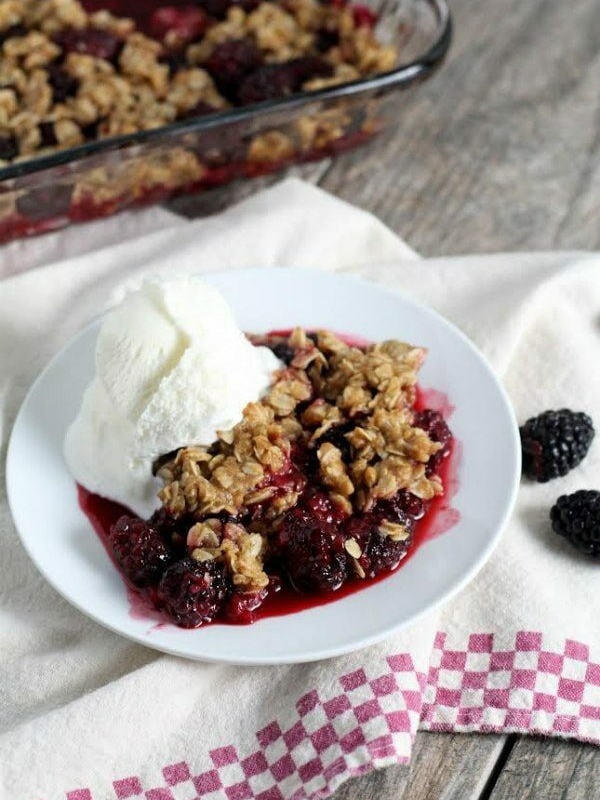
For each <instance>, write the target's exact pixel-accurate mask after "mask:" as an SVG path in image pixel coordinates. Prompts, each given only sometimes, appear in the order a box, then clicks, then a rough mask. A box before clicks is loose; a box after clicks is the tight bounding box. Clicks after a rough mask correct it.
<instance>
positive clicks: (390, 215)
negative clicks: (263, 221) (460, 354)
mask: <svg viewBox="0 0 600 800" xmlns="http://www.w3.org/2000/svg"><path fill="white" fill-rule="evenodd" d="M451 6H452V9H453V14H454V20H455V38H454V44H453V48H452V50H451V54H450V57H449V59H448V61H447V63H446V65H445V66H444V67H443V69H442V71H441V72H439V73H438V75H437V76H435V77H434V78H433V79H432V80H431V81H430V82H429V83H427V84H425V85H423V86H421V87H420V88H419V91H418V92H416V93H415V94H414V95H413V96H410V97H409V99H408V100H407V102H406V104H405V105H404V106H403V108H401V109H399V110H398V117H397V127H396V129H395V130H394V131H393V133H392V134H389V135H388V136H387V137H386V139H385V140H383V141H380V142H378V143H377V144H374V145H373V146H372V147H371V148H370V150H369V151H368V152H367V151H362V152H360V151H356V153H354V154H351V155H347V156H344V157H343V158H340V159H338V160H336V161H335V162H334V164H333V165H332V167H331V169H330V170H329V172H328V174H327V175H326V177H325V180H324V181H323V183H322V185H323V186H324V187H326V188H327V189H329V190H331V191H333V192H335V193H337V194H339V195H341V196H342V197H344V198H345V199H347V200H349V201H351V202H354V203H357V204H358V205H361V206H364V207H366V208H368V209H369V210H371V211H374V212H375V213H376V214H377V215H378V216H379V217H380V218H381V219H382V220H383V221H384V222H386V223H387V224H388V225H390V226H391V227H392V228H393V229H394V230H396V231H397V232H398V233H400V234H401V235H403V236H404V237H405V238H406V239H407V241H408V242H409V244H411V245H412V246H413V247H414V248H415V249H416V250H418V251H419V252H421V253H422V254H423V255H445V254H452V253H459V252H465V253H466V252H482V251H499V250H517V249H553V248H597V247H598V246H599V245H600V89H599V86H600V14H598V2H597V0H570V2H568V3H565V2H563V1H562V0H528V2H527V3H523V2H521V0H494V2H482V0H454V2H451Z"/></svg>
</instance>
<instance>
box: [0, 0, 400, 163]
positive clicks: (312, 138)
mask: <svg viewBox="0 0 600 800" xmlns="http://www.w3.org/2000/svg"><path fill="white" fill-rule="evenodd" d="M204 16H205V15H204ZM204 16H203V17H202V18H200V21H201V23H202V24H201V25H200V24H199V28H198V30H197V31H195V32H193V33H192V34H190V36H191V40H186V39H185V38H184V39H183V40H182V39H181V37H180V36H179V35H178V34H177V33H176V31H168V32H167V33H166V35H165V37H164V40H163V41H158V40H156V39H153V38H150V36H147V35H145V34H144V33H141V32H140V31H139V30H137V28H136V25H135V23H134V22H133V21H132V20H130V19H126V18H120V17H116V16H113V15H112V14H110V13H109V12H108V11H98V12H95V13H87V12H86V11H85V10H84V8H83V7H82V5H81V4H80V3H79V2H78V1H77V0H0V166H2V165H4V164H7V163H10V162H12V161H22V160H25V159H29V158H32V157H34V156H36V155H41V154H46V153H49V152H52V151H55V150H57V149H63V148H69V147H73V146H74V145H78V144H82V143H83V142H85V141H89V140H92V139H96V138H104V137H108V136H116V135H120V134H130V133H134V132H137V131H143V130H149V129H152V128H158V127H161V126H163V125H167V124H169V123H171V122H174V121H175V120H178V119H185V118H186V117H188V116H195V115H197V114H200V113H210V112H212V111H218V110H220V109H224V108H227V107H228V106H231V105H237V104H239V103H240V102H253V101H255V100H257V99H258V100H260V99H268V97H270V96H273V95H271V94H267V95H265V97H264V98H263V97H262V95H261V92H263V91H264V85H265V84H264V81H263V82H261V80H260V76H258V78H257V80H256V81H254V83H253V85H252V87H251V89H249V90H248V92H246V94H244V93H243V91H242V90H240V97H238V96H237V94H236V92H233V93H232V91H231V90H230V88H229V89H228V88H226V87H225V86H224V83H223V73H222V70H220V69H219V68H218V64H219V63H221V62H218V61H215V64H217V67H214V68H213V67H211V62H210V59H211V57H213V56H216V55H217V51H218V47H219V45H222V44H223V43H227V42H231V41H234V42H238V41H242V42H245V43H248V44H249V46H251V47H253V48H255V49H256V50H257V53H258V58H259V63H257V64H255V65H254V68H255V69H256V72H255V73H253V75H251V76H250V77H254V76H256V74H257V73H259V72H260V70H261V69H263V70H264V69H269V68H277V67H281V66H282V65H285V64H286V63H289V62H291V60H293V59H296V60H299V62H298V63H299V64H300V62H301V60H302V59H305V61H304V62H303V66H302V70H303V72H302V71H300V72H298V76H297V80H296V79H294V80H295V82H294V81H290V80H288V78H289V76H290V74H291V73H290V72H289V70H288V73H287V78H286V80H285V81H283V83H282V84H281V86H280V87H279V89H278V96H281V95H284V94H289V93H292V92H295V91H303V90H311V89H318V88H323V87H325V86H331V85H334V84H337V83H343V82H347V81H351V80H354V79H356V78H359V77H362V76H365V75H371V74H375V73H379V72H385V71H387V70H390V69H392V68H393V67H394V66H395V65H396V62H397V53H396V51H395V49H394V48H393V47H390V46H386V45H382V44H380V43H379V42H378V41H377V40H376V38H375V35H374V33H373V30H372V28H371V26H370V24H368V23H367V24H366V23H365V22H364V21H361V20H360V19H359V18H357V16H356V15H355V14H354V13H353V11H352V9H351V8H350V7H344V6H343V5H340V4H337V3H336V4H334V5H329V4H328V3H326V2H319V0H268V1H267V2H260V3H258V4H257V6H256V7H255V8H253V9H252V10H248V11H245V10H244V9H243V8H242V7H241V6H239V5H233V6H231V7H230V8H229V9H228V11H227V13H226V16H225V18H224V19H221V20H218V19H214V18H211V17H206V18H204ZM200 28H202V29H203V30H202V31H200ZM311 59H312V60H311ZM221 61H222V62H223V63H225V64H228V63H229V62H227V61H224V60H223V59H221ZM304 73H305V74H304ZM273 74H274V73H273ZM282 76H283V72H280V73H279V78H282ZM286 81H287V83H286ZM272 83H273V79H272V78H269V80H268V81H267V82H266V85H267V86H268V87H269V92H270V91H272V89H271V88H270V87H271V86H272ZM257 87H258V88H257ZM244 98H246V99H244ZM343 124H344V115H343V113H341V112H340V113H333V114H332V113H331V112H329V113H328V114H325V115H323V116H319V117H312V118H311V117H306V118H302V119H300V120H299V121H298V123H297V131H296V135H297V139H298V142H299V146H300V149H303V150H308V149H310V148H311V147H322V146H324V145H325V144H326V143H327V142H329V141H332V140H333V139H335V138H337V137H338V136H339V135H340V131H341V130H343ZM297 146H298V145H297V144H296V143H295V142H293V141H292V140H291V138H289V137H287V136H286V135H285V134H283V133H280V132H271V133H265V134H261V135H259V136H257V137H255V138H254V139H253V140H252V141H251V142H250V144H249V150H248V158H249V159H250V160H251V161H257V162H261V161H266V162H268V161H279V160H282V159H285V158H287V157H289V156H291V155H292V154H293V152H294V151H295V149H296V147H297ZM201 172H202V165H201V163H198V162H197V161H196V165H195V169H194V170H193V171H192V177H193V175H194V173H196V174H201Z"/></svg>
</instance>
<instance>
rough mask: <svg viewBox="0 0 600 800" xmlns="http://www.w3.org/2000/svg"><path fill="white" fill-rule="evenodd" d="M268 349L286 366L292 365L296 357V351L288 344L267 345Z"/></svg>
mask: <svg viewBox="0 0 600 800" xmlns="http://www.w3.org/2000/svg"><path fill="white" fill-rule="evenodd" d="M267 347H268V348H269V349H270V350H271V351H272V352H273V353H274V354H275V355H276V356H277V358H278V359H279V360H280V361H283V363H284V364H288V365H289V364H291V363H292V361H293V360H294V357H295V355H296V351H295V350H294V348H293V347H292V345H291V344H288V343H287V342H277V344H273V345H270V344H267Z"/></svg>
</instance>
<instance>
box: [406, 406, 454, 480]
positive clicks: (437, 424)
mask: <svg viewBox="0 0 600 800" xmlns="http://www.w3.org/2000/svg"><path fill="white" fill-rule="evenodd" d="M414 424H415V427H417V428H422V429H423V430H424V431H425V432H426V433H427V435H428V436H429V438H430V439H431V440H432V441H433V442H439V443H440V444H441V445H442V446H441V448H440V449H439V450H438V451H437V453H434V454H433V455H432V456H431V458H430V459H429V461H428V462H427V475H432V474H433V473H434V472H437V471H438V469H439V468H440V466H441V464H442V461H443V460H444V459H445V458H446V457H447V456H448V455H449V453H450V450H451V449H452V431H451V430H450V428H449V427H448V425H447V424H446V420H445V419H444V418H443V416H442V415H441V414H440V412H439V411H434V410H433V409H431V408H426V409H425V410H424V411H419V412H418V413H417V414H416V416H415V422H414Z"/></svg>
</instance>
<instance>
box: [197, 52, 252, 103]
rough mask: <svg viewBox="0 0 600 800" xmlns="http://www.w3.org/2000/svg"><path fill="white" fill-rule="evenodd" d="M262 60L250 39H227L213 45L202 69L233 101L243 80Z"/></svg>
mask: <svg viewBox="0 0 600 800" xmlns="http://www.w3.org/2000/svg"><path fill="white" fill-rule="evenodd" d="M262 60H263V59H262V55H261V52H260V50H259V49H258V47H257V46H256V45H255V44H254V42H253V41H252V40H251V39H229V40H227V41H225V42H221V43H220V44H217V45H215V47H214V48H213V51H212V53H211V54H210V56H209V57H208V59H207V61H206V63H205V65H204V67H205V69H206V70H207V71H208V72H209V73H210V75H211V76H212V78H213V80H214V81H215V83H216V84H217V87H218V88H219V90H220V91H221V92H222V93H223V94H225V95H226V96H227V97H229V98H231V99H235V97H236V95H237V89H238V87H239V85H240V84H241V82H242V81H243V79H244V78H245V77H246V75H248V74H249V73H250V72H252V71H253V70H255V69H256V68H257V67H259V66H260V65H261V64H262Z"/></svg>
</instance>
